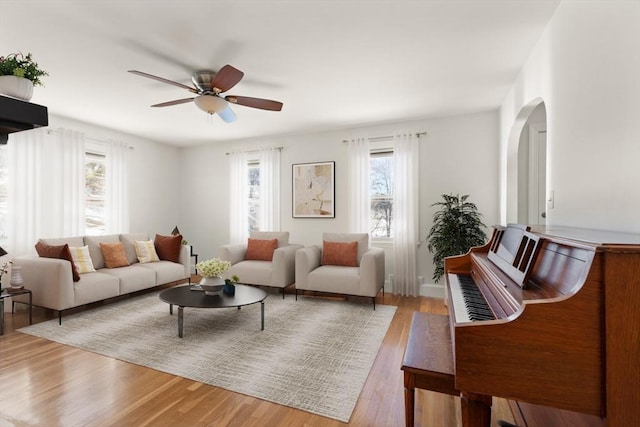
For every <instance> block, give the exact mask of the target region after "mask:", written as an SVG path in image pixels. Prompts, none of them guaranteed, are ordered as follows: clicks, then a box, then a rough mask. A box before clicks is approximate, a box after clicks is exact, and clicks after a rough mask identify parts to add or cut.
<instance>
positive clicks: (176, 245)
mask: <svg viewBox="0 0 640 427" xmlns="http://www.w3.org/2000/svg"><path fill="white" fill-rule="evenodd" d="M154 244H155V246H156V252H157V253H158V258H160V259H162V260H165V261H171V262H180V248H181V247H182V235H181V234H176V235H175V236H161V235H159V234H156V239H155V241H154Z"/></svg>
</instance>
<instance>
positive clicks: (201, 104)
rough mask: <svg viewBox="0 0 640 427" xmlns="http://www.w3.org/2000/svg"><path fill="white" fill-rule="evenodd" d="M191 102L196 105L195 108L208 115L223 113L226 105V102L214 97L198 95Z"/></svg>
mask: <svg viewBox="0 0 640 427" xmlns="http://www.w3.org/2000/svg"><path fill="white" fill-rule="evenodd" d="M193 102H194V103H195V104H196V107H198V108H199V109H201V110H202V111H204V112H205V113H209V114H213V113H219V112H221V111H224V110H225V109H226V108H227V105H228V103H227V101H225V100H224V99H222V98H220V97H219V96H214V95H200V96H198V97H196V98H195V99H194V100H193Z"/></svg>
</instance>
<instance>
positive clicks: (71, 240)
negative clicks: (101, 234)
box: [38, 236, 84, 247]
mask: <svg viewBox="0 0 640 427" xmlns="http://www.w3.org/2000/svg"><path fill="white" fill-rule="evenodd" d="M38 241H39V242H42V243H45V244H47V245H54V246H60V245H69V247H78V246H84V237H82V236H77V237H61V238H56V239H38Z"/></svg>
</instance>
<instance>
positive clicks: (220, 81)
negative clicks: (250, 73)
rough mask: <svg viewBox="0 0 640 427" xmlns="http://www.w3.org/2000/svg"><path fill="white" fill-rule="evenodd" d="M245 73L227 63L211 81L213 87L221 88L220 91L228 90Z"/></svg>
mask: <svg viewBox="0 0 640 427" xmlns="http://www.w3.org/2000/svg"><path fill="white" fill-rule="evenodd" d="M243 76H244V73H243V72H242V71H240V70H238V69H237V68H233V67H232V66H231V65H225V66H224V67H222V68H220V70H219V71H218V72H217V73H216V75H215V77H214V78H213V81H212V82H211V87H212V88H217V89H219V91H220V92H218V93H221V92H226V91H228V90H229V89H231V88H232V87H234V86H235V85H237V84H238V82H240V80H242V77H243Z"/></svg>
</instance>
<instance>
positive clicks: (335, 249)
mask: <svg viewBox="0 0 640 427" xmlns="http://www.w3.org/2000/svg"><path fill="white" fill-rule="evenodd" d="M357 258H358V242H345V243H342V242H328V241H326V240H325V241H324V242H322V265H342V266H345V267H357V266H358V260H357Z"/></svg>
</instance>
